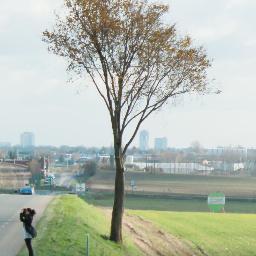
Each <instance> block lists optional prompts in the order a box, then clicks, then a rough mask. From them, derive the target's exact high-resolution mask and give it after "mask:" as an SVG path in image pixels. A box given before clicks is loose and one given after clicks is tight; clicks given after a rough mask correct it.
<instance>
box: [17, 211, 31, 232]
mask: <svg viewBox="0 0 256 256" xmlns="http://www.w3.org/2000/svg"><path fill="white" fill-rule="evenodd" d="M20 221H21V222H23V223H24V226H25V229H26V231H27V228H28V227H31V224H32V221H33V216H32V215H31V214H24V213H20Z"/></svg>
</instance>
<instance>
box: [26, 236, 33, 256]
mask: <svg viewBox="0 0 256 256" xmlns="http://www.w3.org/2000/svg"><path fill="white" fill-rule="evenodd" d="M31 240H32V239H30V238H27V239H25V243H26V246H27V248H28V253H29V256H34V253H33V248H32V244H31Z"/></svg>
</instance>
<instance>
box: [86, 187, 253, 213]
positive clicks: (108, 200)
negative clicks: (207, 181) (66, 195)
mask: <svg viewBox="0 0 256 256" xmlns="http://www.w3.org/2000/svg"><path fill="white" fill-rule="evenodd" d="M81 197H82V198H83V199H85V201H87V202H89V203H90V204H93V205H94V206H99V207H112V205H113V193H110V192H89V193H86V194H85V196H81ZM125 208H127V209H134V210H157V211H180V212H209V208H208V206H207V199H206V198H201V199H196V198H191V199H189V198H187V197H185V198H184V197H183V198H182V197H180V198H172V197H169V196H167V195H157V196H155V195H147V196H145V195H140V194H139V195H138V194H131V193H130V194H126V196H125ZM225 212H227V213H256V202H255V201H251V200H229V199H227V200H226V205H225Z"/></svg>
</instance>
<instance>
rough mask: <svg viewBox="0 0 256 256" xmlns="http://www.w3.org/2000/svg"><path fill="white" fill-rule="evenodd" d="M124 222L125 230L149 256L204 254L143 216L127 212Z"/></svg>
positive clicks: (191, 255)
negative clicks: (195, 250)
mask: <svg viewBox="0 0 256 256" xmlns="http://www.w3.org/2000/svg"><path fill="white" fill-rule="evenodd" d="M123 224H124V228H125V231H126V232H129V233H130V234H131V237H132V239H133V241H134V243H135V244H136V245H137V246H138V247H139V248H140V249H141V251H142V252H143V253H144V254H145V255H147V256H169V255H170V256H171V255H179V256H193V255H204V254H202V252H200V251H199V252H194V249H192V247H191V246H189V245H188V244H187V243H185V242H184V241H181V240H179V239H178V238H177V237H175V236H172V235H171V234H169V233H166V232H164V231H163V230H160V229H158V228H157V227H156V226H154V225H153V224H152V223H151V222H149V221H146V220H144V219H143V218H141V217H138V216H134V215H128V214H126V215H125V217H124V222H123Z"/></svg>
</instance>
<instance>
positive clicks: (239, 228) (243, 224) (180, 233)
mask: <svg viewBox="0 0 256 256" xmlns="http://www.w3.org/2000/svg"><path fill="white" fill-rule="evenodd" d="M110 216H111V211H110V209H109V208H104V209H103V208H96V207H93V206H91V205H89V204H87V203H86V202H84V201H83V200H81V199H79V198H78V197H76V196H62V197H58V198H57V199H55V200H54V201H53V202H52V203H51V205H50V207H49V208H48V209H47V212H46V214H45V216H44V217H43V219H42V220H41V221H40V223H39V225H38V227H37V229H38V237H37V238H36V239H35V241H34V242H33V244H34V247H35V251H36V253H37V255H40V256H49V255H51V256H70V255H74V256H78V255H85V249H86V246H85V241H86V240H85V239H86V234H90V255H97V256H98V255H99V256H100V255H102V256H119V255H120V256H139V255H141V256H146V255H147V256H157V255H164V256H170V255H176V256H192V255H197V256H206V255H208V256H229V255H230V256H231V255H232V256H233V255H236V256H238V255H239V256H252V255H256V253H255V251H256V228H255V222H256V216H255V215H252V214H249V215H248V214H227V213H222V214H212V213H192V212H182V213H181V212H167V211H149V210H144V211H141V210H139V211H138V210H126V212H125V215H124V222H123V226H124V244H123V245H122V246H121V245H116V244H114V243H112V242H110V241H109V240H107V237H108V234H109V227H110ZM71 234H72V235H71ZM25 255H27V254H26V251H25V249H23V251H22V252H21V253H20V254H19V255H18V256H25Z"/></svg>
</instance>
